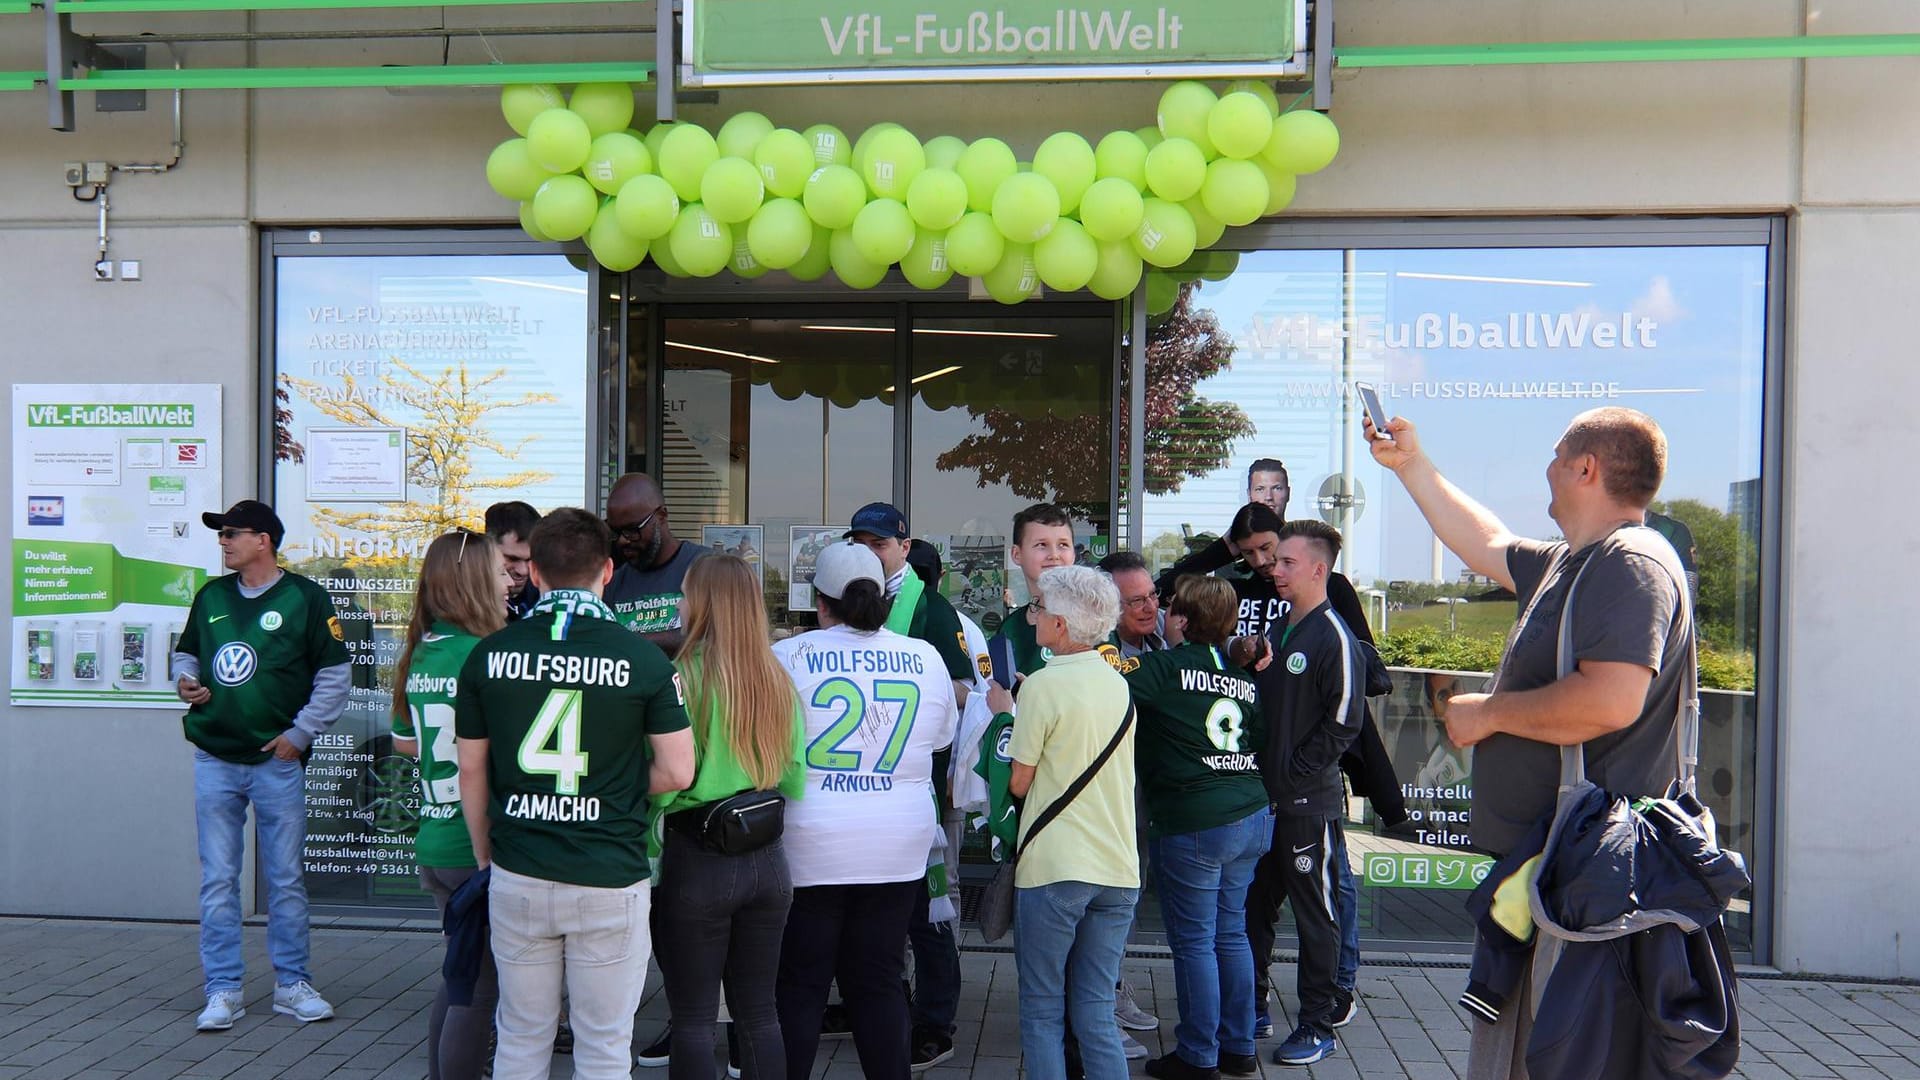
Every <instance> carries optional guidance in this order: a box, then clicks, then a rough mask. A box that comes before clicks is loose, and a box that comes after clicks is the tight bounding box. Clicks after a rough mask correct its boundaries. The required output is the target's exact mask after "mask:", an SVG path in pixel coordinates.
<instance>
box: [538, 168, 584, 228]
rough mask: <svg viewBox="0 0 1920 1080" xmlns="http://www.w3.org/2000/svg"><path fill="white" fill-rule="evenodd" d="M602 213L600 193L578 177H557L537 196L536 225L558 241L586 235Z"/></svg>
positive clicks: (542, 187)
mask: <svg viewBox="0 0 1920 1080" xmlns="http://www.w3.org/2000/svg"><path fill="white" fill-rule="evenodd" d="M599 210H600V193H599V192H597V191H595V190H593V185H592V184H589V183H587V182H586V180H585V179H583V178H581V177H578V176H573V175H566V176H556V177H554V178H553V179H551V180H548V181H547V182H546V183H544V184H541V185H540V190H539V191H536V192H534V194H533V223H534V224H535V225H538V226H540V231H541V232H543V233H546V234H547V235H548V236H551V237H553V238H554V239H555V240H574V239H578V238H579V237H580V236H582V235H584V234H585V233H586V231H587V227H588V226H590V225H592V224H593V217H594V214H596V213H598V212H599Z"/></svg>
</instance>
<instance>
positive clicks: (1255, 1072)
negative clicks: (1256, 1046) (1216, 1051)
mask: <svg viewBox="0 0 1920 1080" xmlns="http://www.w3.org/2000/svg"><path fill="white" fill-rule="evenodd" d="M1220 1075H1221V1076H1259V1075H1260V1056H1259V1055H1258V1054H1229V1053H1227V1052H1226V1051H1225V1050H1222V1051H1220Z"/></svg>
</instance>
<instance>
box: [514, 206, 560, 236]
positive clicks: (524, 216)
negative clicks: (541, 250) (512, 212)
mask: <svg viewBox="0 0 1920 1080" xmlns="http://www.w3.org/2000/svg"><path fill="white" fill-rule="evenodd" d="M520 231H522V232H524V233H526V234H527V235H528V236H530V237H532V238H533V239H535V240H538V241H540V242H541V243H543V244H545V243H552V242H553V237H551V236H548V235H547V234H546V233H545V232H542V231H541V229H540V223H539V222H537V221H535V220H533V203H531V202H523V203H521V204H520Z"/></svg>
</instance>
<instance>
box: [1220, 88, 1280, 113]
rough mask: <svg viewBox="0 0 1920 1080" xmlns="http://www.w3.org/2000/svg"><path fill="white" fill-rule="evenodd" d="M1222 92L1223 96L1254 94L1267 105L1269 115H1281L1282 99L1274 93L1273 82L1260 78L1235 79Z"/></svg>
mask: <svg viewBox="0 0 1920 1080" xmlns="http://www.w3.org/2000/svg"><path fill="white" fill-rule="evenodd" d="M1220 93H1221V96H1223V97H1224V96H1226V95H1227V94H1252V95H1253V96H1254V97H1257V98H1259V99H1260V101H1261V102H1262V103H1263V104H1265V105H1266V107H1267V112H1268V114H1269V115H1272V116H1279V115H1280V99H1279V98H1277V97H1275V96H1274V95H1273V84H1272V83H1266V82H1262V81H1260V80H1259V79H1235V80H1233V81H1232V82H1230V83H1228V84H1227V88H1226V89H1225V90H1222V91H1221V92H1220Z"/></svg>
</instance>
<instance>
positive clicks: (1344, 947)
mask: <svg viewBox="0 0 1920 1080" xmlns="http://www.w3.org/2000/svg"><path fill="white" fill-rule="evenodd" d="M1328 857H1329V858H1331V859H1332V860H1333V865H1334V866H1336V867H1338V868H1339V871H1340V876H1339V880H1338V881H1336V882H1335V883H1334V894H1333V914H1334V917H1335V918H1336V919H1337V920H1338V921H1339V923H1340V963H1339V967H1338V968H1337V969H1336V971H1335V972H1334V977H1333V983H1334V985H1335V986H1338V987H1339V988H1340V989H1342V990H1345V991H1347V992H1349V993H1351V992H1352V991H1353V987H1354V984H1355V983H1356V982H1358V981H1359V978H1360V886H1359V883H1357V882H1355V881H1354V880H1353V864H1352V863H1350V862H1348V861H1347V833H1346V830H1344V829H1340V830H1336V831H1335V833H1334V840H1333V850H1332V851H1331V852H1329V853H1328Z"/></svg>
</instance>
